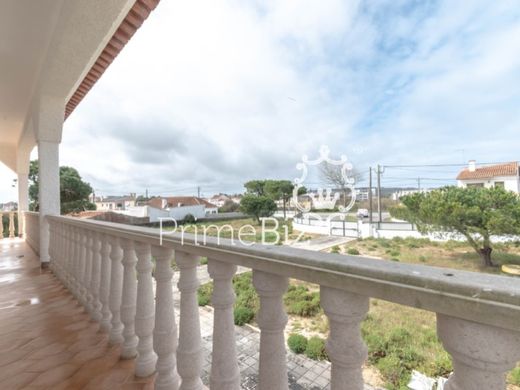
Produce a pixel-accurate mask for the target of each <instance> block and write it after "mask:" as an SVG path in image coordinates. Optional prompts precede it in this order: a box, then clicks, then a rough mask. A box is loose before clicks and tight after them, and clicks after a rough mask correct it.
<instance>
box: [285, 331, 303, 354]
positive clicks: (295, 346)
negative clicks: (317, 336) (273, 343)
mask: <svg viewBox="0 0 520 390" xmlns="http://www.w3.org/2000/svg"><path fill="white" fill-rule="evenodd" d="M287 345H288V346H289V349H290V350H291V351H293V352H294V353H304V352H305V350H306V349H307V337H305V336H303V335H301V334H294V333H293V334H291V335H290V336H289V338H288V339H287Z"/></svg>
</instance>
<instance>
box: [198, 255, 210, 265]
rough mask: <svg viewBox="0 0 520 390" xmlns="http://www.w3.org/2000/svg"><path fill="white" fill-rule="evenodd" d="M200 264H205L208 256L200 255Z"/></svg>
mask: <svg viewBox="0 0 520 390" xmlns="http://www.w3.org/2000/svg"><path fill="white" fill-rule="evenodd" d="M199 264H200V265H207V264H208V258H207V257H204V256H203V257H201V258H200V260H199Z"/></svg>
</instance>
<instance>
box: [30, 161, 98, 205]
mask: <svg viewBox="0 0 520 390" xmlns="http://www.w3.org/2000/svg"><path fill="white" fill-rule="evenodd" d="M29 181H30V182H31V185H30V186H29V199H30V201H31V204H30V209H31V210H33V211H38V210H39V204H38V192H39V169H38V160H34V161H31V164H30V167H29ZM91 193H92V187H91V186H90V184H88V183H86V182H84V181H83V180H82V179H81V176H80V174H79V173H78V171H77V170H76V169H74V168H72V167H66V166H63V167H60V203H61V214H69V213H73V212H80V211H84V210H95V209H96V205H95V204H93V203H91V202H90V201H89V199H88V197H89V195H90V194H91Z"/></svg>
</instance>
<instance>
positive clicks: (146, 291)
mask: <svg viewBox="0 0 520 390" xmlns="http://www.w3.org/2000/svg"><path fill="white" fill-rule="evenodd" d="M135 252H136V254H137V266H136V270H137V300H136V306H137V308H136V313H135V333H136V335H137V337H138V339H139V342H138V344H137V359H136V361H135V375H136V376H139V377H145V376H148V375H151V374H153V373H154V372H155V364H156V363H157V355H156V354H155V352H154V350H153V328H154V322H155V306H154V304H155V302H154V294H153V279H152V269H153V263H152V253H151V247H150V244H146V243H140V242H136V243H135Z"/></svg>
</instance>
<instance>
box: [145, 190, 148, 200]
mask: <svg viewBox="0 0 520 390" xmlns="http://www.w3.org/2000/svg"><path fill="white" fill-rule="evenodd" d="M145 194H146V195H145V198H146V199H148V188H147V189H146V191H145Z"/></svg>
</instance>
